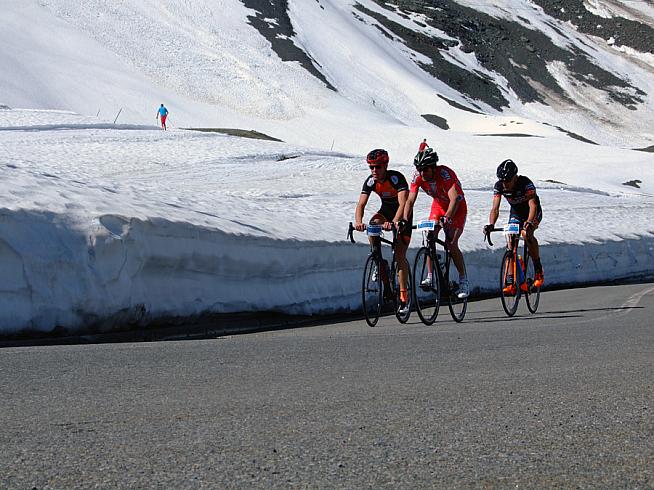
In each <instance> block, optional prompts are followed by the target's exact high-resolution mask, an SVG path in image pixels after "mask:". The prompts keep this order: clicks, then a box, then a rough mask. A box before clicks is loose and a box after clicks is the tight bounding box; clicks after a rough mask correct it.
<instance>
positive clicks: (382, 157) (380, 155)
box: [366, 148, 388, 165]
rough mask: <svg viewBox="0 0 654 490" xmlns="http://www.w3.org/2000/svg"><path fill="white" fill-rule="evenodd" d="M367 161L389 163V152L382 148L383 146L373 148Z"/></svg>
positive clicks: (371, 163) (375, 163)
mask: <svg viewBox="0 0 654 490" xmlns="http://www.w3.org/2000/svg"><path fill="white" fill-rule="evenodd" d="M366 162H368V165H379V164H386V163H388V152H387V151H386V150H382V149H381V148H377V149H376V150H372V151H371V152H370V153H368V156H367V157H366Z"/></svg>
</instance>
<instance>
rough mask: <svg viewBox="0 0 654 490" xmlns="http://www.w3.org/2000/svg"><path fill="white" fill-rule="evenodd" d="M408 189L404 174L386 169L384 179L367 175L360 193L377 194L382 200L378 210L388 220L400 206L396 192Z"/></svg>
mask: <svg viewBox="0 0 654 490" xmlns="http://www.w3.org/2000/svg"><path fill="white" fill-rule="evenodd" d="M408 190H409V185H408V184H407V182H406V179H405V178H404V175H402V174H401V173H400V172H398V171H397V170H387V171H386V178H385V179H384V181H379V180H375V179H374V178H373V176H372V175H370V176H368V178H367V179H366V180H365V182H364V183H363V188H362V189H361V194H368V195H370V194H371V193H372V192H374V193H375V194H377V195H378V196H379V197H380V198H381V200H382V207H381V209H380V210H379V212H380V214H383V215H384V217H385V218H386V219H387V220H389V221H390V220H392V219H393V217H394V216H395V213H396V212H397V208H398V207H400V202H399V201H398V200H397V195H398V193H400V192H402V191H408ZM382 211H384V212H382Z"/></svg>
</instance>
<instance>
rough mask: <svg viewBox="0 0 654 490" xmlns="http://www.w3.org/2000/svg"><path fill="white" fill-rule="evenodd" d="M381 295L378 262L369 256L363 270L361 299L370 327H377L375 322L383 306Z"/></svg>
mask: <svg viewBox="0 0 654 490" xmlns="http://www.w3.org/2000/svg"><path fill="white" fill-rule="evenodd" d="M382 294H383V290H382V273H381V270H380V261H379V259H378V258H377V257H376V256H375V255H374V254H370V255H369V256H368V260H366V266H365V267H364V268H363V282H362V285H361V296H362V298H361V299H362V305H363V314H364V315H365V317H366V322H367V323H368V325H370V326H371V327H374V326H375V325H377V321H379V317H380V316H381V311H382V306H383V304H384V300H383V297H382Z"/></svg>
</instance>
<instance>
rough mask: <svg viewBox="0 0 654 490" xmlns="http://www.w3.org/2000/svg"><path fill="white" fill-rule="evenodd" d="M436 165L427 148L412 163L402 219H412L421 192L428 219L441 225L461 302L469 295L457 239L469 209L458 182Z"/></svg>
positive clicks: (436, 160) (449, 170)
mask: <svg viewBox="0 0 654 490" xmlns="http://www.w3.org/2000/svg"><path fill="white" fill-rule="evenodd" d="M437 162H438V154H437V153H436V152H435V151H434V150H433V149H432V148H429V147H427V148H425V150H424V151H420V152H418V154H417V155H416V156H415V158H414V159H413V164H414V165H415V167H416V171H415V173H414V175H413V180H412V182H411V187H410V189H409V197H408V198H407V201H406V204H405V206H404V217H405V219H408V217H409V216H411V214H412V212H413V206H414V204H415V202H416V199H417V197H418V191H419V190H420V189H422V190H423V191H424V192H425V193H426V194H427V195H429V196H430V197H431V198H432V199H433V201H432V205H431V212H430V214H429V219H433V220H436V221H440V224H441V226H442V227H443V230H444V232H445V239H446V241H447V244H448V247H449V249H450V253H451V254H452V260H453V261H454V265H455V266H456V269H457V271H458V272H459V290H458V292H457V296H458V297H459V298H462V299H463V298H467V297H468V295H469V294H470V287H469V285H468V278H467V277H466V272H465V262H464V260H463V254H462V253H461V250H460V249H459V238H460V237H461V234H462V233H463V228H464V227H465V223H466V216H467V214H468V207H467V205H466V199H465V196H464V194H463V189H462V188H461V182H459V179H458V178H457V176H456V174H455V173H454V171H453V170H452V169H451V168H449V167H446V166H445V165H437ZM425 282H426V283H427V284H429V282H431V277H427V279H425Z"/></svg>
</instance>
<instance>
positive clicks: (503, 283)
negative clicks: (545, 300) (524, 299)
mask: <svg viewBox="0 0 654 490" xmlns="http://www.w3.org/2000/svg"><path fill="white" fill-rule="evenodd" d="M513 265H514V264H513V252H512V251H511V250H507V251H506V252H505V253H504V258H503V259H502V269H500V294H501V297H502V308H504V311H505V312H506V314H507V315H509V316H513V315H515V312H516V311H517V310H518V302H519V301H520V288H519V287H518V284H517V282H518V279H517V278H516V277H514V274H513V272H514V271H513ZM509 276H511V278H512V279H511V282H510V284H509V283H508V282H507V278H508V277H509ZM511 284H512V285H513V289H514V291H513V292H511V293H509V292H505V291H504V288H505V287H507V286H509V285H511Z"/></svg>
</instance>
